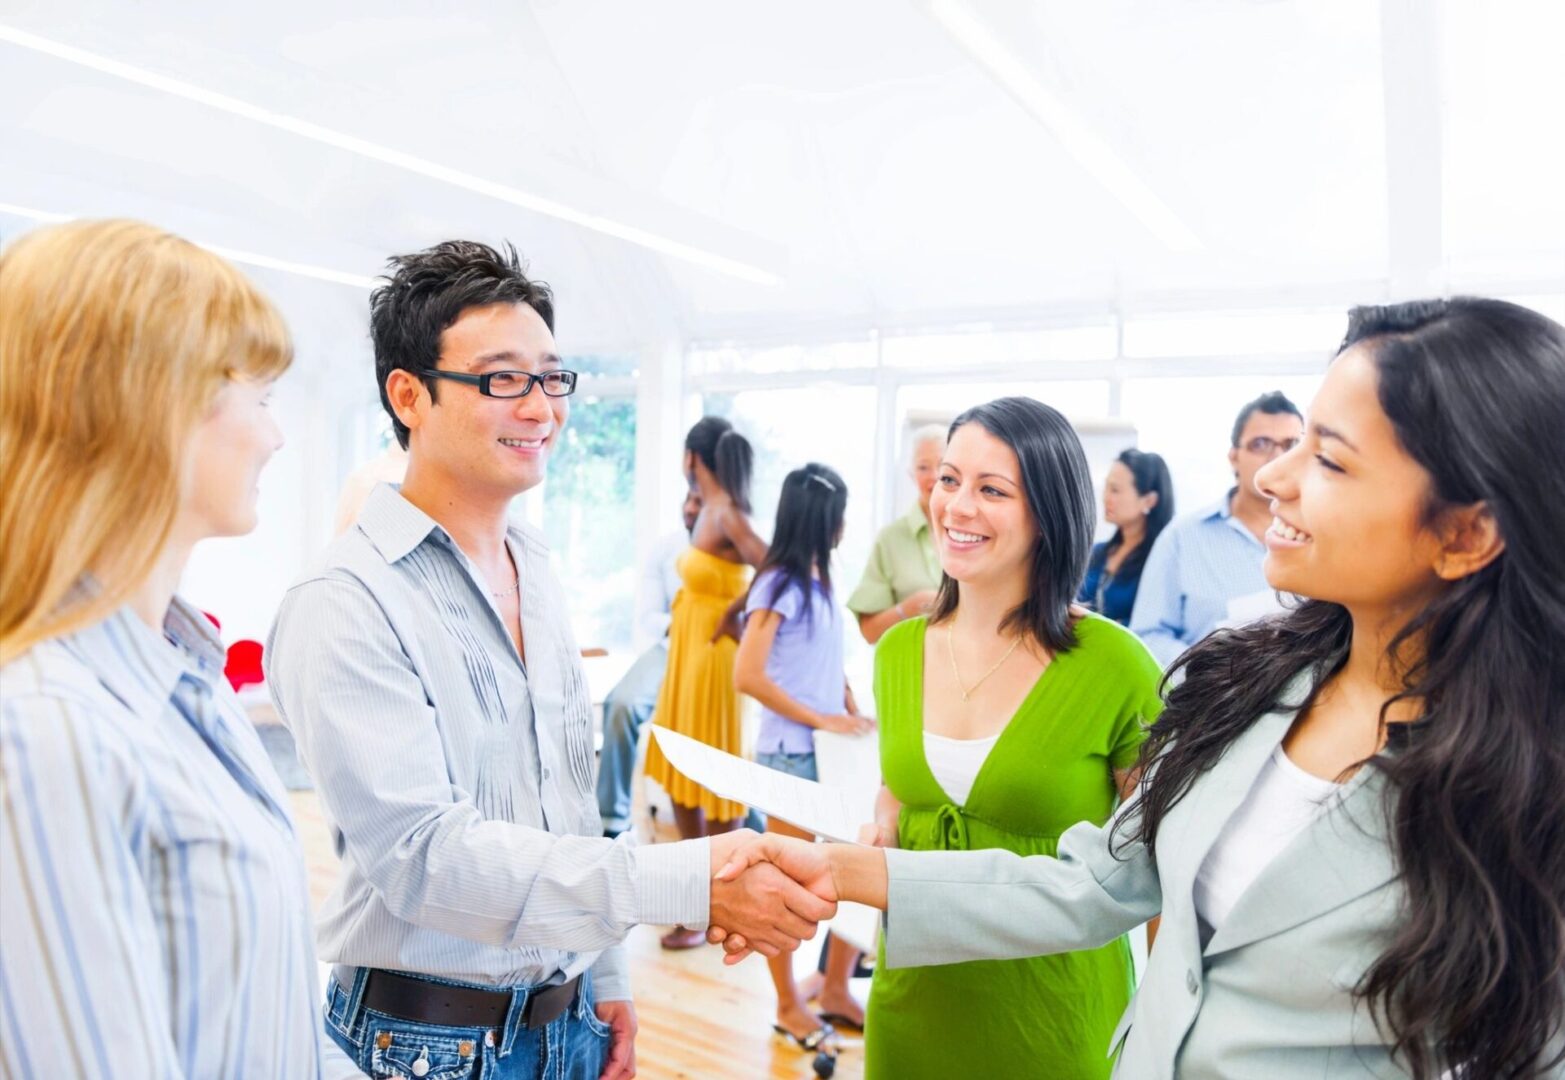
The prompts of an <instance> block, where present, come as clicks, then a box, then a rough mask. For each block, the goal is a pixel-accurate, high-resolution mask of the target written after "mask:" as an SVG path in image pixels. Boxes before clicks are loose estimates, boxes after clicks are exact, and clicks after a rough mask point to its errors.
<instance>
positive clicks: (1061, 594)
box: [929, 397, 1096, 653]
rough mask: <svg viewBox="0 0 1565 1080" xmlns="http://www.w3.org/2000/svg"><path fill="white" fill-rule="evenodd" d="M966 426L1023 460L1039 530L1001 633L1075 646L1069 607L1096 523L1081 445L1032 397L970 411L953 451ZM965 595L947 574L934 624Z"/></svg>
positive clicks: (1059, 648) (960, 421) (1053, 647)
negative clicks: (1020, 596)
mask: <svg viewBox="0 0 1565 1080" xmlns="http://www.w3.org/2000/svg"><path fill="white" fill-rule="evenodd" d="M966 424H977V425H978V426H979V427H981V428H983V429H984V430H985V431H987V432H988V433H989V434H991V435H993V436H994V437H995V438H997V439H999V440H1000V441H1001V442H1003V443H1005V445H1007V446H1009V447H1010V448H1011V450H1012V451H1013V452H1014V453H1015V454H1016V461H1017V464H1018V465H1019V466H1020V467H1021V473H1022V477H1021V480H1022V490H1023V491H1024V492H1025V493H1026V495H1027V511H1028V513H1029V514H1030V515H1031V517H1032V521H1033V524H1034V525H1035V526H1036V527H1037V529H1038V538H1037V540H1035V541H1034V542H1033V549H1032V557H1031V559H1030V560H1029V561H1028V565H1027V596H1026V599H1024V600H1023V601H1022V602H1021V603H1020V604H1018V605H1017V606H1016V607H1015V608H1014V609H1012V610H1011V611H1010V612H1009V613H1007V615H1006V616H1005V619H1004V621H1003V622H1002V623H1001V624H1000V628H1001V629H1002V630H1009V631H1012V632H1018V631H1020V632H1025V633H1028V634H1031V635H1032V637H1033V638H1035V639H1036V640H1037V642H1038V643H1039V644H1040V645H1042V646H1044V647H1045V648H1046V649H1048V650H1050V651H1051V652H1055V653H1062V652H1065V651H1066V650H1068V649H1071V648H1074V647H1075V645H1076V631H1075V630H1074V629H1073V628H1072V627H1071V617H1070V605H1071V601H1072V600H1074V599H1075V598H1076V592H1077V590H1079V589H1080V588H1081V579H1082V578H1083V577H1085V576H1086V573H1087V557H1088V556H1089V555H1091V554H1092V530H1093V526H1094V525H1095V524H1096V521H1095V518H1096V509H1095V505H1094V503H1093V499H1092V476H1091V474H1090V473H1089V472H1088V471H1087V454H1086V451H1084V450H1082V448H1081V439H1080V438H1079V437H1078V436H1077V435H1076V430H1075V429H1074V428H1072V427H1071V426H1070V421H1068V420H1066V419H1065V417H1064V416H1063V415H1061V413H1060V412H1059V410H1058V409H1054V408H1052V407H1050V406H1048V405H1045V404H1044V403H1043V402H1041V401H1034V400H1033V399H1032V398H1027V397H1003V398H997V399H995V400H994V401H991V402H988V403H987V404H984V405H975V406H974V407H973V408H971V409H968V410H967V411H966V412H964V413H963V414H962V415H960V416H958V417H957V418H956V419H955V420H953V421H952V422H951V429H950V431H949V432H948V433H947V436H946V441H947V444H948V445H949V443H950V439H951V437H952V436H954V435H955V434H956V432H957V429H958V428H960V427H962V426H963V425H966ZM958 597H959V593H958V591H957V584H956V582H955V581H954V580H952V578H951V576H950V575H949V574H942V575H941V578H940V591H939V592H938V593H937V594H936V596H935V605H934V609H933V610H932V611H931V612H930V614H929V621H930V622H932V623H939V622H943V621H944V620H946V619H948V618H950V617H951V615H952V614H953V613H954V612H955V611H956V606H957V600H958Z"/></svg>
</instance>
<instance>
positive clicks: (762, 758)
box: [755, 751, 820, 780]
mask: <svg viewBox="0 0 1565 1080" xmlns="http://www.w3.org/2000/svg"><path fill="white" fill-rule="evenodd" d="M755 763H756V764H757V765H765V766H766V767H767V768H768V769H775V770H776V771H777V772H780V773H787V774H788V775H789V776H797V777H798V778H799V779H800V780H819V779H820V774H819V773H817V772H816V771H815V753H814V751H811V752H810V753H808V754H784V753H781V752H778V753H775V754H759V753H758V754H756V755H755Z"/></svg>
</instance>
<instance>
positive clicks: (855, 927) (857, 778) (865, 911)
mask: <svg viewBox="0 0 1565 1080" xmlns="http://www.w3.org/2000/svg"><path fill="white" fill-rule="evenodd" d="M815 769H816V771H817V772H818V773H819V774H820V778H821V784H822V785H823V786H825V787H831V788H837V789H838V790H840V791H841V792H842V793H843V795H844V797H846V798H847V800H848V804H849V806H850V808H851V809H852V810H853V812H854V815H855V817H856V818H857V819H858V821H859V824H861V825H862V824H865V823H867V822H871V821H874V820H875V795H876V793H877V792H878V791H879V790H880V739H879V738H878V737H877V736H875V735H839V734H837V733H836V732H834V731H817V732H816V733H815ZM857 836H858V833H857V831H855V833H854V837H855V839H857ZM829 925H830V927H831V932H832V933H833V934H834V935H836V936H837V937H840V938H841V939H842V940H843V941H846V942H847V943H848V944H849V945H852V946H853V947H854V948H856V949H858V950H860V951H861V952H867V953H874V951H875V943H876V940H877V939H878V937H879V934H880V912H878V911H876V910H875V909H874V908H872V907H868V906H866V905H864V904H853V903H843V904H838V905H837V914H836V915H835V916H834V917H833V918H832V920H831V922H830V924H829Z"/></svg>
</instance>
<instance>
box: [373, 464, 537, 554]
mask: <svg viewBox="0 0 1565 1080" xmlns="http://www.w3.org/2000/svg"><path fill="white" fill-rule="evenodd" d="M358 527H359V528H360V529H361V530H362V531H363V533H364V535H365V536H366V537H367V538H368V539H369V542H370V544H371V545H373V546H374V548H375V550H376V551H378V552H380V556H381V558H383V559H385V560H386V561H387V562H388V563H394V562H397V561H398V560H399V559H402V558H403V557H404V556H406V555H407V554H408V553H409V552H411V551H413V550H414V549H415V548H417V547H418V546H419V545H420V544H422V543H423V542H424V541H425V540H427V539H429V535H430V534H431V533H434V534H435V535H437V536H439V537H441V538H443V539H444V540H445V541H446V542H447V543H449V544H450V545H451V547H452V549H454V550H455V549H456V548H457V545H456V541H454V540H452V539H451V534H450V533H448V532H446V529H445V526H444V525H441V524H440V522H438V521H436V520H435V519H434V518H432V517H430V516H429V515H428V514H426V513H424V511H422V510H420V509H419V508H418V507H416V506H414V505H413V504H412V503H410V502H408V500H407V499H406V498H405V497H404V496H403V494H402V485H400V484H390V483H380V484H376V485H375V489H374V490H373V491H371V492H370V495H369V498H368V499H366V500H365V501H364V509H363V510H361V511H360V512H359V521H358ZM505 531H506V535H507V536H508V537H509V538H510V540H511V542H512V544H513V545H514V547H515V550H516V551H517V552H518V553H520V552H522V551H524V550H531V551H542V550H547V548H546V545H545V544H544V543H543V541H542V539H541V538H540V537H539V536H538V534H537V533H536V531H535V530H533V529H530V528H526V527H524V526H521V525H518V524H517V523H516V522H514V521H510V522H507V523H506V527H505Z"/></svg>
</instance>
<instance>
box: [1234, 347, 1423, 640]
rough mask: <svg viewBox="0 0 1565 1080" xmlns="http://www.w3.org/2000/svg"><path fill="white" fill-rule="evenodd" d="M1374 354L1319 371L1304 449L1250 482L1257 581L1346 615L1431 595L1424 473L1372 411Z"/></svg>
mask: <svg viewBox="0 0 1565 1080" xmlns="http://www.w3.org/2000/svg"><path fill="white" fill-rule="evenodd" d="M1378 384H1379V379H1378V376H1377V374H1376V370H1375V361H1374V356H1373V354H1372V353H1371V351H1370V349H1369V348H1367V347H1366V346H1365V345H1355V346H1354V347H1352V348H1350V349H1348V350H1347V351H1346V352H1344V353H1343V354H1342V355H1341V356H1339V357H1338V358H1337V359H1336V360H1335V361H1334V362H1333V363H1332V365H1331V368H1330V370H1329V371H1328V372H1327V375H1326V379H1325V382H1324V383H1322V385H1321V388H1320V392H1319V393H1318V394H1316V396H1315V401H1314V402H1313V403H1312V404H1311V406H1310V410H1309V415H1310V423H1309V427H1308V429H1307V431H1306V433H1305V437H1304V441H1303V442H1301V443H1300V444H1299V445H1298V446H1296V447H1295V448H1294V449H1293V450H1291V451H1289V452H1288V453H1287V454H1284V455H1283V456H1282V457H1280V458H1277V459H1276V460H1274V461H1272V462H1271V463H1270V464H1268V465H1266V466H1264V467H1262V468H1261V469H1260V470H1259V472H1258V473H1257V476H1256V483H1257V485H1258V487H1259V488H1260V490H1261V493H1262V494H1263V495H1264V496H1265V497H1267V498H1268V499H1270V500H1271V507H1272V513H1273V515H1274V520H1273V522H1272V526H1271V528H1270V529H1269V530H1267V533H1266V538H1265V539H1266V562H1265V572H1266V581H1267V583H1268V584H1270V585H1271V586H1272V587H1273V588H1276V589H1281V590H1284V591H1287V592H1294V593H1298V594H1300V595H1302V596H1308V597H1312V598H1314V599H1317V600H1329V601H1332V602H1334V603H1338V604H1342V605H1344V606H1345V607H1348V608H1349V609H1362V610H1377V609H1378V610H1385V611H1417V610H1420V609H1422V607H1423V606H1424V605H1425V604H1426V603H1427V602H1428V601H1429V600H1430V599H1431V598H1432V597H1433V596H1434V595H1435V594H1436V593H1437V592H1438V591H1439V589H1440V588H1441V585H1442V582H1441V578H1440V575H1439V574H1438V573H1437V567H1440V566H1441V565H1442V561H1443V544H1442V541H1441V538H1440V537H1439V536H1438V535H1436V533H1435V532H1434V530H1433V529H1432V528H1431V527H1430V524H1429V523H1428V522H1427V521H1426V517H1427V515H1426V512H1425V510H1426V507H1427V506H1428V505H1429V499H1430V478H1429V474H1428V473H1427V472H1425V471H1424V469H1423V468H1422V467H1421V466H1420V465H1419V464H1418V463H1417V462H1416V461H1414V460H1413V458H1412V457H1410V456H1409V455H1408V453H1407V451H1406V450H1404V449H1403V448H1402V445H1401V443H1400V442H1399V441H1398V440H1397V437H1396V431H1395V429H1394V428H1393V427H1392V424H1391V420H1390V419H1389V418H1388V417H1387V416H1386V414H1385V412H1384V411H1383V410H1382V409H1381V407H1380V398H1379V394H1378Z"/></svg>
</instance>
